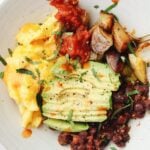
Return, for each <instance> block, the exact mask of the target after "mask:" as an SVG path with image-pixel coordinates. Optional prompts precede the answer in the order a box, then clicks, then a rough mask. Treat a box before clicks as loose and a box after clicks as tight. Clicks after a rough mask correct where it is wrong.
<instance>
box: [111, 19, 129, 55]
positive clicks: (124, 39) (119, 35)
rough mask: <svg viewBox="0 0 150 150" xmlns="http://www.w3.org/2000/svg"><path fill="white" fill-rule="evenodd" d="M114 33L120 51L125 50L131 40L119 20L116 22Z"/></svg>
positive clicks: (115, 42) (116, 46)
mask: <svg viewBox="0 0 150 150" xmlns="http://www.w3.org/2000/svg"><path fill="white" fill-rule="evenodd" d="M112 34H113V38H114V45H115V48H116V49H117V51H118V52H119V53H122V52H124V51H125V50H126V49H127V47H128V43H129V42H130V37H129V35H128V34H127V33H126V31H125V30H124V28H123V27H122V26H121V25H120V24H119V23H118V22H115V23H114V26H113V29H112Z"/></svg>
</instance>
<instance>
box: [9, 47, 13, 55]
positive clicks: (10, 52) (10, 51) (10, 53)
mask: <svg viewBox="0 0 150 150" xmlns="http://www.w3.org/2000/svg"><path fill="white" fill-rule="evenodd" d="M8 53H9V55H10V56H12V54H13V51H12V50H11V49H10V48H8Z"/></svg>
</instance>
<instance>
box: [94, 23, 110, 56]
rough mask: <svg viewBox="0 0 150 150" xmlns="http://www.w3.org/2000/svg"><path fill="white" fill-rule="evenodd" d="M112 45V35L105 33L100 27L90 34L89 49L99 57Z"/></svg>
mask: <svg viewBox="0 0 150 150" xmlns="http://www.w3.org/2000/svg"><path fill="white" fill-rule="evenodd" d="M112 45H113V39H112V35H111V34H108V33H107V32H105V31H104V30H103V29H102V28H101V27H99V26H97V27H96V28H95V29H94V30H93V33H92V40H91V47H92V50H93V51H94V52H95V53H96V54H98V55H99V57H100V58H102V57H103V54H104V53H105V52H106V51H107V50H108V49H109V48H110V47H111V46H112Z"/></svg>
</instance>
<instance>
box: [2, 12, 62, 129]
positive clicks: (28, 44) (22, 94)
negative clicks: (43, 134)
mask: <svg viewBox="0 0 150 150" xmlns="http://www.w3.org/2000/svg"><path fill="white" fill-rule="evenodd" d="M61 28H62V27H61V24H60V23H59V22H58V21H57V20H56V19H55V17H54V14H53V15H51V16H49V17H48V18H47V19H46V21H45V22H44V23H43V24H42V25H39V24H33V23H28V24H25V25H24V26H23V27H22V28H21V29H20V31H19V33H18V34H17V42H18V43H19V45H18V46H17V47H16V48H15V49H14V50H13V55H12V56H10V57H8V58H7V59H6V61H7V66H6V69H5V72H4V81H5V83H6V85H7V87H8V91H9V95H10V97H11V98H12V99H13V100H15V102H16V104H17V105H18V108H19V111H20V113H21V116H22V126H23V127H24V128H29V127H38V126H39V125H40V124H41V122H42V116H41V113H40V110H39V107H38V104H37V100H36V96H37V93H38V92H39V91H40V88H41V84H40V82H39V81H42V80H45V81H46V80H50V79H52V78H53V76H52V73H51V71H50V68H51V67H52V66H53V64H54V63H55V59H52V58H53V57H54V56H55V53H56V51H57V41H56V38H55V35H54V32H58V31H60V30H61ZM21 68H23V69H26V70H30V71H31V72H32V73H33V74H34V78H33V76H32V75H29V74H25V73H18V72H16V69H21Z"/></svg>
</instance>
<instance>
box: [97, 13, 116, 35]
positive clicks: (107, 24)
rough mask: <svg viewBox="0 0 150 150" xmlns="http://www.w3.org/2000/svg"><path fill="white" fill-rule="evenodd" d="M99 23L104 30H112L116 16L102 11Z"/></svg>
mask: <svg viewBox="0 0 150 150" xmlns="http://www.w3.org/2000/svg"><path fill="white" fill-rule="evenodd" d="M99 24H100V26H101V27H102V28H103V29H104V30H106V31H108V32H111V30H112V26H113V24H114V16H113V15H112V14H108V13H106V12H104V11H101V12H100V22H99Z"/></svg>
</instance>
